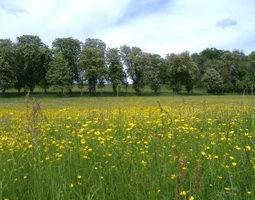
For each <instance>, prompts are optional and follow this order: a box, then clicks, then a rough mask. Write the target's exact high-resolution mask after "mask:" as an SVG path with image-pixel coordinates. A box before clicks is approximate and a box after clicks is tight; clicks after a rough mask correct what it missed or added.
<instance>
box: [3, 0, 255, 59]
mask: <svg viewBox="0 0 255 200" xmlns="http://www.w3.org/2000/svg"><path fill="white" fill-rule="evenodd" d="M254 11H255V1H254V0H242V1H240V0H0V39H6V38H10V39H11V40H12V41H13V42H15V41H16V37H17V36H22V35H38V36H39V37H40V38H41V40H42V42H44V43H45V44H46V45H48V46H49V47H51V44H52V42H53V41H54V39H55V38H65V37H73V38H74V39H78V40H80V41H81V42H85V39H86V38H98V39H101V40H103V41H104V42H105V43H106V45H107V47H111V48H115V47H118V48H119V47H120V46H121V45H124V44H126V45H128V46H137V47H140V48H141V49H142V50H143V51H144V52H149V53H157V54H159V55H161V56H162V57H165V55H166V54H167V53H181V52H184V51H189V52H190V53H191V54H192V53H195V52H197V53H200V52H201V51H202V50H204V49H205V48H211V47H215V48H217V49H221V50H230V51H232V50H234V49H239V50H242V51H243V52H244V53H245V54H246V55H249V54H250V53H251V52H252V51H255V36H254V33H255V17H254Z"/></svg>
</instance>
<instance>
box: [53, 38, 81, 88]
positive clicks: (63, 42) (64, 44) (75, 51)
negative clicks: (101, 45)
mask: <svg viewBox="0 0 255 200" xmlns="http://www.w3.org/2000/svg"><path fill="white" fill-rule="evenodd" d="M81 46H82V42H80V41H79V40H77V39H73V38H71V37H69V38H56V39H55V40H54V41H53V42H52V48H53V50H55V52H56V53H57V54H59V53H62V55H63V56H64V58H65V60H66V61H67V62H68V66H69V68H70V69H71V71H72V73H73V80H74V81H76V82H79V81H80V80H79V76H80V74H79V70H78V60H79V57H80V54H81ZM71 92H72V91H71V90H70V93H71Z"/></svg>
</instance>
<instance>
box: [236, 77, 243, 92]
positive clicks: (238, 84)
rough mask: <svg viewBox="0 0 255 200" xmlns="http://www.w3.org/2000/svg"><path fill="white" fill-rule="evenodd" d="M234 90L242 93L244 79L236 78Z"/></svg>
mask: <svg viewBox="0 0 255 200" xmlns="http://www.w3.org/2000/svg"><path fill="white" fill-rule="evenodd" d="M235 90H236V92H240V93H242V92H243V91H244V90H245V83H244V81H240V80H237V81H236V87H235Z"/></svg>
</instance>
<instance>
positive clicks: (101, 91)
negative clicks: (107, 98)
mask: <svg viewBox="0 0 255 200" xmlns="http://www.w3.org/2000/svg"><path fill="white" fill-rule="evenodd" d="M100 95H101V96H102V95H103V90H102V88H101V90H100Z"/></svg>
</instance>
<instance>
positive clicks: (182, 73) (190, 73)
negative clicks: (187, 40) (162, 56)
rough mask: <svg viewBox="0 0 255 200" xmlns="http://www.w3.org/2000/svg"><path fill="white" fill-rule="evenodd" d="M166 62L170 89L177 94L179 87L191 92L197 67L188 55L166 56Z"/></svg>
mask: <svg viewBox="0 0 255 200" xmlns="http://www.w3.org/2000/svg"><path fill="white" fill-rule="evenodd" d="M166 60H167V63H168V75H169V80H170V82H171V83H170V84H169V85H171V86H172V88H173V89H174V90H175V91H176V93H177V94H178V91H179V88H180V87H179V85H184V86H185V87H186V89H187V91H188V92H190V91H192V88H193V84H194V80H195V77H196V73H197V71H198V68H197V65H196V63H195V62H193V60H192V58H191V57H190V56H189V53H188V52H187V51H186V52H184V53H181V54H179V55H177V54H174V53H172V54H167V55H166Z"/></svg>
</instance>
